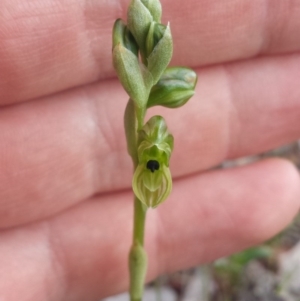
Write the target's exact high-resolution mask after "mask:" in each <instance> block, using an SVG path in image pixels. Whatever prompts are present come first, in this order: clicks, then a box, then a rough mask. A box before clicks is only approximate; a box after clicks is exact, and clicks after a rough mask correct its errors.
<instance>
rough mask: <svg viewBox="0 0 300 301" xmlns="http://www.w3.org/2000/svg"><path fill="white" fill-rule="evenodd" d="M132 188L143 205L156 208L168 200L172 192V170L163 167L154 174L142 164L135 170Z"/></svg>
mask: <svg viewBox="0 0 300 301" xmlns="http://www.w3.org/2000/svg"><path fill="white" fill-rule="evenodd" d="M132 188H133V191H134V194H135V195H136V197H137V198H138V199H139V200H140V201H141V202H142V203H143V204H145V205H146V206H147V207H151V208H155V207H157V206H158V205H159V204H161V203H162V202H163V201H165V200H166V199H167V197H168V196H169V194H170V192H171V190H172V177H171V173H170V169H169V168H168V167H166V166H165V165H162V166H161V170H159V171H154V172H153V173H152V172H151V171H149V170H148V169H147V168H146V167H145V165H144V164H140V165H138V167H137V169H136V170H135V173H134V176H133V181H132Z"/></svg>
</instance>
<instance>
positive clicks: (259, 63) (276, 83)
mask: <svg viewBox="0 0 300 301" xmlns="http://www.w3.org/2000/svg"><path fill="white" fill-rule="evenodd" d="M299 72H300V57H299V56H291V57H277V58H273V59H258V60H256V61H253V62H252V63H250V62H244V63H236V64H230V65H227V66H223V67H220V66H219V67H211V68H207V69H202V70H201V71H200V73H199V85H198V88H197V93H196V96H195V97H194V98H193V99H192V100H191V101H190V102H189V103H188V104H187V105H186V106H185V107H183V108H181V109H180V110H171V111H170V110H162V109H159V111H158V110H156V111H152V112H151V114H152V113H159V114H162V115H163V116H166V118H167V124H168V126H169V129H170V131H171V132H172V133H173V134H174V136H175V150H174V154H173V156H172V161H171V169H172V173H173V175H174V176H175V177H178V176H183V175H187V174H191V173H195V172H198V171H201V170H205V169H208V168H211V167H213V166H215V165H217V164H219V163H220V162H222V161H223V160H224V159H226V158H235V157H240V156H245V155H251V154H255V153H259V152H262V151H266V150H268V149H271V148H274V147H276V146H279V145H281V144H283V143H287V142H289V141H293V140H295V139H297V138H298V137H299V136H300V130H299V129H300V101H299V100H300V89H299V84H298V78H299V77H300V74H299ZM125 99H126V96H125V93H124V92H123V91H122V90H121V89H118V83H117V82H115V81H108V82H105V83H102V84H98V85H95V86H91V87H89V88H86V89H78V90H76V91H71V92H67V93H63V94H60V95H56V96H53V97H49V98H46V99H41V100H37V101H33V102H30V103H24V104H22V105H16V106H11V107H7V108H5V109H2V110H1V111H0V141H1V147H0V167H1V168H0V225H1V227H9V226H13V225H18V224H22V223H25V222H29V221H33V220H36V219H40V218H44V217H46V216H49V215H51V214H54V213H57V212H59V211H61V210H63V209H65V208H68V207H70V206H72V205H74V204H76V203H78V202H80V201H82V200H85V199H88V198H90V197H91V196H92V195H94V194H96V193H103V192H108V191H114V190H117V189H119V190H120V189H124V188H128V187H130V185H131V178H132V175H131V174H132V164H131V162H130V158H129V156H128V154H127V151H126V146H125V138H124V130H123V116H122V115H123V112H124V108H125V103H126V101H125ZM12 183H13V184H12Z"/></svg>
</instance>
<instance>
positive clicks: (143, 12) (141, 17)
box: [127, 0, 153, 56]
mask: <svg viewBox="0 0 300 301" xmlns="http://www.w3.org/2000/svg"><path fill="white" fill-rule="evenodd" d="M127 21H128V28H129V30H130V31H131V33H132V34H133V36H134V38H135V40H136V41H137V43H138V45H139V48H140V51H141V54H142V56H143V55H144V54H145V44H146V37H147V33H148V31H149V28H150V25H151V23H152V22H153V17H152V15H151V13H150V11H149V9H148V8H147V7H146V6H145V5H144V4H143V3H142V2H141V0H132V1H131V2H130V5H129V7H128V11H127Z"/></svg>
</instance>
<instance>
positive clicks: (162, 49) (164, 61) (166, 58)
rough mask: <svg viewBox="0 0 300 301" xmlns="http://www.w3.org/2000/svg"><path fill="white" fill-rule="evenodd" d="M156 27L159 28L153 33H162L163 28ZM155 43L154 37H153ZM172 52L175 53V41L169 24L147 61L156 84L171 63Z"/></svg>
mask: <svg viewBox="0 0 300 301" xmlns="http://www.w3.org/2000/svg"><path fill="white" fill-rule="evenodd" d="M156 28H157V30H156V33H153V35H159V34H160V31H161V28H158V27H156ZM154 32H155V29H154ZM157 32H158V33H157ZM149 39H150V38H149ZM149 44H150V42H149ZM153 45H154V38H153ZM172 54H173V41H172V35H171V30H170V26H169V25H168V26H167V27H166V28H165V31H164V34H163V36H162V38H161V39H160V40H159V42H158V43H157V44H156V46H155V47H154V49H153V50H152V52H151V54H150V55H149V56H148V57H147V62H148V64H147V68H148V69H149V71H150V72H151V74H152V77H153V84H154V85H155V84H156V83H157V82H158V80H159V79H160V77H161V75H162V74H163V72H164V71H165V69H166V68H167V66H168V65H169V63H170V61H171V58H172Z"/></svg>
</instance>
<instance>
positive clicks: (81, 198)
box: [0, 0, 300, 301]
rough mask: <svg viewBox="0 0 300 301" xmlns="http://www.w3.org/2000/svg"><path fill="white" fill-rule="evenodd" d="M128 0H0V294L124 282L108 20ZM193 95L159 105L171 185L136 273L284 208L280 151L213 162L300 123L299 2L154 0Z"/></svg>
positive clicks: (279, 216) (286, 196)
mask: <svg viewBox="0 0 300 301" xmlns="http://www.w3.org/2000/svg"><path fill="white" fill-rule="evenodd" d="M128 2H129V1H127V2H126V3H125V2H121V1H118V2H117V1H72V0H66V1H55V0H52V1H37V0H32V1H28V2H26V1H25V2H24V1H20V0H14V1H11V0H2V1H1V3H0V12H1V18H0V76H1V81H0V102H1V105H2V106H1V108H0V141H1V144H0V226H1V229H2V230H1V235H0V258H1V261H0V266H1V269H0V300H5V301H6V300H9V301H16V300H21V299H22V300H25V301H27V300H28V301H35V300H39V301H44V300H45V301H50V300H55V301H60V300H61V301H77V300H78V301H82V300H98V299H99V298H103V297H105V296H107V295H110V294H114V293H117V292H120V291H122V290H125V289H126V288H127V286H128V276H127V275H128V272H127V253H128V250H129V247H130V244H131V228H132V223H131V220H132V192H131V189H130V186H131V177H132V166H131V160H130V158H129V156H128V155H127V152H126V148H125V138H124V133H123V112H124V109H125V105H126V95H125V92H124V91H123V89H122V87H121V85H120V84H119V83H118V81H117V80H116V79H114V78H113V76H114V72H113V69H112V63H111V30H112V25H113V22H114V20H115V19H116V18H118V17H123V19H125V16H124V14H125V12H126V9H127V4H128ZM162 5H163V8H164V19H165V20H166V21H170V22H171V29H172V32H173V36H174V43H175V45H174V48H175V58H174V61H173V65H186V66H192V67H194V68H198V69H197V70H198V74H199V80H198V85H197V91H196V95H195V96H194V97H193V98H192V99H191V100H190V101H189V103H188V104H187V105H186V106H184V107H183V108H181V109H180V110H175V111H172V112H171V113H172V114H170V115H169V116H170V117H171V116H172V118H170V117H169V118H168V112H169V111H168V110H167V109H163V108H158V109H155V110H153V112H154V111H155V112H160V111H162V110H163V111H164V113H163V115H164V116H166V119H167V122H168V125H169V128H170V130H171V131H172V133H173V134H174V137H175V150H174V154H173V158H172V162H171V169H172V172H173V174H174V176H175V181H174V189H173V193H172V195H171V197H170V198H169V200H167V201H166V202H165V203H164V204H163V205H161V206H160V207H159V208H158V209H156V210H153V211H152V210H151V211H150V212H149V214H148V217H147V231H146V249H147V251H148V253H149V256H150V258H149V259H150V262H149V273H148V279H149V280H150V279H153V277H155V276H157V275H158V274H160V273H164V272H171V271H174V270H177V269H182V268H186V267H189V266H192V265H196V264H201V263H203V262H207V261H211V260H213V259H215V258H218V257H220V256H224V255H227V254H230V253H232V252H236V251H238V250H241V249H243V248H246V247H249V246H251V245H253V244H256V243H259V242H261V241H263V240H265V239H267V238H269V237H270V236H272V235H274V234H275V233H276V232H278V231H279V230H280V229H282V228H283V227H284V226H285V225H286V224H287V223H288V222H290V220H291V219H292V217H293V216H294V215H295V214H296V213H297V210H298V209H299V202H300V185H299V184H300V181H299V175H298V173H297V171H296V169H295V168H294V167H293V166H292V165H291V164H290V163H288V162H287V161H284V160H279V159H272V160H266V161H263V162H259V163H255V164H252V165H248V166H245V167H240V168H234V169H227V170H210V169H211V168H212V167H214V166H216V165H218V164H219V163H221V162H222V161H223V160H225V159H232V158H237V157H240V156H245V155H251V154H256V153H260V152H262V151H266V150H268V149H271V148H274V147H277V146H279V145H281V144H284V143H287V142H289V141H293V140H295V139H297V138H299V137H300V87H299V77H300V53H299V50H300V38H299V36H300V22H299V20H300V1H299V0H296V1H284V0H281V1H277V2H276V4H272V5H273V6H271V4H270V2H267V1H265V2H261V1H253V0H245V1H239V0H233V1H230V2H228V3H226V4H224V1H214V2H207V1H203V0H200V1H192V0H185V1H183V0H182V1H176V3H175V2H174V1H170V0H166V1H162Z"/></svg>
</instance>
